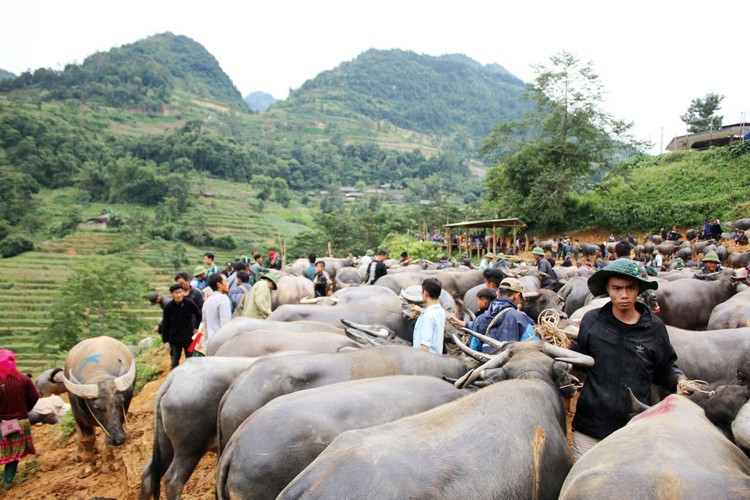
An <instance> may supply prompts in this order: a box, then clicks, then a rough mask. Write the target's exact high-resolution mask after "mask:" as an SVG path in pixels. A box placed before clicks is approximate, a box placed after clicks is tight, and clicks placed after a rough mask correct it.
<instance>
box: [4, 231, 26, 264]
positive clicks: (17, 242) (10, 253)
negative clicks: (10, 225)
mask: <svg viewBox="0 0 750 500" xmlns="http://www.w3.org/2000/svg"><path fill="white" fill-rule="evenodd" d="M33 249H34V242H33V241H31V240H30V239H28V238H27V237H26V236H24V235H22V234H11V235H9V236H6V237H5V238H3V240H2V241H0V255H1V256H2V257H3V258H6V259H7V258H8V257H15V256H16V255H20V254H22V253H24V252H29V251H31V250H33Z"/></svg>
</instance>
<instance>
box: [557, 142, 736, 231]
mask: <svg viewBox="0 0 750 500" xmlns="http://www.w3.org/2000/svg"><path fill="white" fill-rule="evenodd" d="M749 160H750V147H749V146H748V145H747V143H745V144H742V143H738V144H735V145H732V146H727V147H722V148H713V149H709V150H707V151H700V152H698V151H688V152H681V153H668V154H664V155H660V156H656V157H645V156H644V157H640V158H638V159H636V160H633V161H631V162H628V163H626V164H624V165H622V166H621V167H620V168H619V169H618V170H617V171H616V172H612V173H610V174H609V175H608V176H607V177H605V178H604V179H603V180H602V182H601V184H599V185H598V186H596V187H595V188H594V189H593V190H591V191H590V192H588V193H586V194H585V195H574V196H571V197H570V198H569V202H570V203H571V205H572V206H574V207H575V209H574V210H571V211H569V213H571V214H572V216H571V218H570V220H569V221H568V224H567V226H566V227H568V228H575V227H586V226H598V227H606V228H608V229H609V230H612V231H620V232H625V231H629V230H644V231H645V230H654V229H655V228H659V227H668V226H672V225H673V224H676V225H677V226H678V227H691V226H693V227H695V226H699V225H701V224H702V222H703V221H704V220H705V219H706V218H709V219H714V218H717V217H719V218H722V219H726V220H729V219H733V218H739V217H746V216H747V212H746V205H744V204H746V203H747V191H748V189H750V170H749V169H748V168H747V164H748V161H749ZM743 207H745V208H744V209H743Z"/></svg>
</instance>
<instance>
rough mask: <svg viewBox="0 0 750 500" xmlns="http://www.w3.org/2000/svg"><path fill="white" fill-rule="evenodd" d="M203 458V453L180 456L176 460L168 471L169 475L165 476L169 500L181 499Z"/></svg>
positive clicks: (165, 487) (165, 486)
mask: <svg viewBox="0 0 750 500" xmlns="http://www.w3.org/2000/svg"><path fill="white" fill-rule="evenodd" d="M202 456H203V454H202V453H194V454H190V455H186V454H178V455H177V456H176V457H175V458H174V460H173V461H172V464H171V465H170V466H169V469H167V473H166V474H165V475H164V489H165V490H166V493H167V499H168V500H177V499H179V498H180V496H181V495H182V490H183V489H184V488H185V484H186V483H187V481H188V479H190V475H191V474H192V473H193V471H194V470H195V468H196V467H197V466H198V462H200V459H201V458H202Z"/></svg>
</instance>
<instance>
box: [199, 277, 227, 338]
mask: <svg viewBox="0 0 750 500" xmlns="http://www.w3.org/2000/svg"><path fill="white" fill-rule="evenodd" d="M208 286H209V287H211V290H213V291H214V293H212V294H211V296H210V297H209V298H207V299H206V302H204V304H203V325H202V326H203V327H204V328H202V330H203V331H205V336H204V337H203V344H204V345H205V344H207V343H208V339H210V338H211V336H212V335H213V334H214V333H216V332H217V331H218V330H219V328H221V327H222V326H224V325H226V324H227V323H228V322H229V320H231V319H232V305H231V302H230V300H229V297H228V296H227V292H228V291H229V284H228V283H227V277H226V276H224V275H223V274H221V273H215V274H212V275H211V276H210V277H209V278H208Z"/></svg>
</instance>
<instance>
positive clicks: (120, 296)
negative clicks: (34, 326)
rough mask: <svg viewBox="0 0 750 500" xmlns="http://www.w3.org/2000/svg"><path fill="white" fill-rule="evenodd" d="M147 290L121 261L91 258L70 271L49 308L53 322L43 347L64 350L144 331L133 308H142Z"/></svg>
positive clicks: (128, 266)
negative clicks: (101, 338) (95, 339)
mask: <svg viewBox="0 0 750 500" xmlns="http://www.w3.org/2000/svg"><path fill="white" fill-rule="evenodd" d="M147 289H148V286H147V285H146V282H145V280H144V279H143V278H142V277H141V276H140V275H139V274H138V273H137V272H135V271H134V270H133V269H132V268H131V263H130V262H128V261H127V260H124V259H121V258H108V259H107V258H99V257H97V258H91V259H89V260H87V261H86V262H85V263H83V264H81V265H80V266H79V267H76V268H75V269H73V270H72V271H71V272H70V274H69V275H68V278H67V279H66V281H65V285H64V286H63V287H62V288H61V289H60V291H59V292H58V295H57V298H56V299H55V301H54V302H53V304H52V306H51V308H50V316H51V318H52V322H51V323H50V325H49V327H48V328H47V329H46V330H45V331H43V332H42V334H41V336H40V338H41V342H42V343H46V344H52V345H57V346H59V348H60V349H63V350H67V349H69V348H71V347H73V346H74V345H75V344H77V343H78V342H80V341H81V340H83V339H86V338H90V337H96V336H99V335H108V336H110V337H114V338H122V337H123V336H125V335H127V334H130V333H134V332H138V331H140V330H142V329H144V328H146V327H147V324H146V323H145V322H144V321H143V319H142V318H141V316H140V315H139V314H138V313H137V312H136V311H135V310H133V309H132V308H133V307H137V306H139V305H141V304H142V302H143V297H144V296H145V295H146V292H147Z"/></svg>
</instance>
